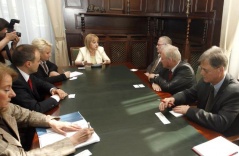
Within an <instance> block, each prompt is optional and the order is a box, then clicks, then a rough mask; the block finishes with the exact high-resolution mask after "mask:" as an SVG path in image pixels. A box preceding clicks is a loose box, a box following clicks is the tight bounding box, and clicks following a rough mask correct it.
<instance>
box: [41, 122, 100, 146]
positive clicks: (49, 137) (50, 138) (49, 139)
mask: <svg viewBox="0 0 239 156" xmlns="http://www.w3.org/2000/svg"><path fill="white" fill-rule="evenodd" d="M73 123H74V124H77V125H79V126H81V127H82V128H87V127H88V123H87V122H86V120H85V119H82V120H79V121H76V122H73ZM75 133H76V132H67V133H66V136H64V135H61V134H58V133H56V132H54V131H52V129H51V128H48V129H47V133H46V134H43V135H41V136H38V137H39V144H40V148H42V147H44V146H47V145H49V144H52V143H54V142H57V141H60V140H62V139H64V138H65V137H70V136H72V135H74V134H75ZM99 141H100V138H99V136H98V135H97V134H96V133H95V132H94V133H93V134H92V136H91V138H90V139H88V140H87V141H86V142H83V143H80V144H78V145H77V146H75V148H79V147H83V146H86V145H89V144H92V143H95V142H99Z"/></svg>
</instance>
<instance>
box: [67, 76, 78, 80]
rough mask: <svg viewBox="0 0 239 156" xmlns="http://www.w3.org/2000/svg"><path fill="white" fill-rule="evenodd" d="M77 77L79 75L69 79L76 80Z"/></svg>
mask: <svg viewBox="0 0 239 156" xmlns="http://www.w3.org/2000/svg"><path fill="white" fill-rule="evenodd" d="M76 79H77V77H76V76H74V77H71V78H70V79H69V80H76Z"/></svg>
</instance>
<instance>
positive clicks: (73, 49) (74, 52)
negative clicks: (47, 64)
mask: <svg viewBox="0 0 239 156" xmlns="http://www.w3.org/2000/svg"><path fill="white" fill-rule="evenodd" d="M79 48H80V47H70V55H71V65H72V66H75V60H76V57H77V55H78V53H79Z"/></svg>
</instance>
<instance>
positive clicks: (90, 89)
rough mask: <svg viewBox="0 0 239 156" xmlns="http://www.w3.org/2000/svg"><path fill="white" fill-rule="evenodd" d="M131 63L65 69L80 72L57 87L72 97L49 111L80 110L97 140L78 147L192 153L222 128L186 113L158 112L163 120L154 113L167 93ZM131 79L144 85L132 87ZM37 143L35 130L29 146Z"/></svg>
mask: <svg viewBox="0 0 239 156" xmlns="http://www.w3.org/2000/svg"><path fill="white" fill-rule="evenodd" d="M132 67H133V66H132V65H130V64H123V65H122V64H118V65H107V66H103V67H101V68H90V67H86V68H85V69H78V68H77V67H67V68H64V70H65V71H66V70H69V71H72V72H73V71H78V72H82V73H83V74H82V75H80V76H77V79H75V80H67V81H64V82H62V83H61V84H58V87H59V88H61V89H63V90H64V91H66V92H67V93H68V94H76V95H75V98H66V99H64V100H62V101H61V102H60V105H59V106H58V107H56V108H54V109H53V110H52V111H50V112H49V113H48V114H52V115H63V114H68V113H72V112H77V111H79V112H80V114H81V115H82V116H83V117H84V118H85V119H86V120H87V121H88V122H90V124H91V126H92V127H93V128H94V130H95V132H96V133H97V134H98V135H99V137H100V139H101V140H100V142H98V143H94V144H91V145H88V146H85V147H82V148H78V149H77V151H76V153H79V152H81V151H83V150H85V149H88V150H89V151H90V152H91V153H92V154H93V155H95V156H134V155H135V156H159V155H160V156H175V155H183V156H191V155H196V153H194V152H193V151H192V147H193V146H195V145H198V144H200V143H202V142H205V141H207V140H208V139H212V138H215V137H217V136H219V135H221V134H219V133H216V132H213V131H211V130H208V129H206V128H203V127H201V126H199V125H197V124H196V123H193V122H191V121H189V120H188V119H186V118H185V117H175V116H173V115H172V114H171V113H169V111H168V110H167V111H165V112H162V113H163V114H164V116H165V117H166V118H167V119H168V120H169V121H170V124H163V123H162V122H161V121H160V120H159V119H158V117H157V116H156V115H155V113H156V112H159V109H158V105H159V102H160V99H162V98H165V97H169V96H170V94H168V93H164V92H155V91H153V90H152V88H151V87H150V84H149V83H148V81H147V78H146V76H145V75H144V74H143V72H142V71H135V72H133V71H131V70H130V69H131V68H132ZM134 85H137V86H142V85H143V86H144V87H138V88H135V87H134ZM38 146H39V143H38V138H37V136H36V135H35V137H34V140H33V148H36V147H38Z"/></svg>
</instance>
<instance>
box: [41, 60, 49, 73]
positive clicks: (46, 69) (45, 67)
mask: <svg viewBox="0 0 239 156" xmlns="http://www.w3.org/2000/svg"><path fill="white" fill-rule="evenodd" d="M42 65H43V69H44V71H45V73H46V74H47V75H48V72H49V69H48V67H47V65H46V62H45V61H44V62H43V63H42Z"/></svg>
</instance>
